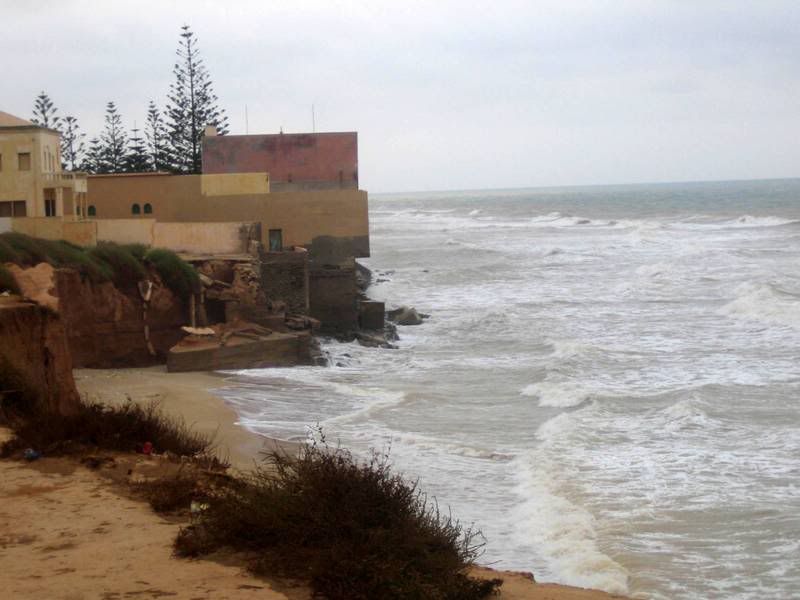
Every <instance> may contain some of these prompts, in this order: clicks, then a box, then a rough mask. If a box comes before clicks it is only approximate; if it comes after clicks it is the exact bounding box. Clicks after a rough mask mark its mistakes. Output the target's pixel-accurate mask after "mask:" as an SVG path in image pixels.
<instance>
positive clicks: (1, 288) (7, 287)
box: [0, 264, 19, 294]
mask: <svg viewBox="0 0 800 600" xmlns="http://www.w3.org/2000/svg"><path fill="white" fill-rule="evenodd" d="M2 292H11V293H12V294H19V286H18V285H17V280H16V279H14V276H13V275H12V274H11V273H10V272H9V270H8V269H6V268H5V267H4V266H3V265H2V264H0V293H2Z"/></svg>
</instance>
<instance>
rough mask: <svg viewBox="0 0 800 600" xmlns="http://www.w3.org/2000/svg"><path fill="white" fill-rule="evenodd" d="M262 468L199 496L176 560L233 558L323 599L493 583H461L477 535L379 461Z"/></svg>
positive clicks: (394, 596) (431, 598) (476, 548)
mask: <svg viewBox="0 0 800 600" xmlns="http://www.w3.org/2000/svg"><path fill="white" fill-rule="evenodd" d="M267 463H268V464H267V465H266V466H265V467H261V468H257V469H256V470H255V471H254V472H253V473H252V474H250V476H249V477H248V478H246V479H244V480H240V481H236V482H235V483H233V484H231V485H228V486H225V487H222V488H219V489H216V490H214V491H212V493H210V494H208V495H206V497H204V498H202V501H203V503H204V506H206V507H207V508H205V510H203V511H202V512H201V513H199V516H198V517H197V518H196V520H195V522H194V523H193V524H192V525H191V526H190V527H187V528H185V529H183V530H181V533H180V534H179V536H178V539H177V540H176V542H175V548H176V551H177V553H178V554H179V555H181V556H189V557H191V556H199V555H203V554H208V553H211V552H214V551H216V550H218V549H220V548H223V547H227V548H232V549H234V550H238V551H243V552H245V553H247V554H248V555H249V556H250V557H251V559H250V563H249V566H250V569H251V570H252V571H253V572H254V573H256V574H259V575H267V574H269V575H279V576H283V577H289V578H296V579H303V580H307V581H309V583H310V584H311V587H312V588H313V592H314V596H315V597H317V596H319V597H323V598H329V599H330V600H369V599H372V598H383V599H385V600H400V599H407V598H425V599H428V600H473V599H478V598H485V597H487V596H489V595H491V594H492V593H494V592H495V590H496V589H497V588H498V587H499V586H500V584H501V583H502V582H501V581H500V580H490V581H483V580H476V579H472V578H470V577H468V576H467V575H466V569H467V567H469V566H470V565H472V564H473V561H474V560H475V558H477V556H478V555H479V552H480V550H481V548H482V543H480V542H479V541H476V540H481V539H482V538H481V536H480V534H479V533H475V532H473V531H472V530H469V529H467V530H465V529H464V528H463V527H462V526H461V524H460V523H459V522H458V521H455V520H453V518H452V516H451V515H449V514H447V515H445V514H442V513H441V512H440V510H439V508H438V506H437V505H436V504H435V503H431V502H429V501H428V498H427V496H425V495H424V494H423V493H422V492H420V491H419V490H418V489H417V486H416V484H414V483H409V482H407V481H405V480H404V479H403V478H402V477H401V476H400V475H397V474H394V473H393V472H392V471H391V469H390V466H389V461H388V456H387V455H386V454H379V453H373V456H372V458H371V459H370V460H367V461H360V460H358V459H356V458H354V457H353V456H352V454H351V453H350V452H348V451H346V450H343V449H340V448H336V449H331V448H329V447H327V446H325V445H322V446H320V445H311V446H306V447H304V448H303V449H302V450H301V451H300V453H299V455H298V456H287V455H286V454H284V453H281V452H274V453H271V454H269V455H268V457H267ZM162 501H163V499H162Z"/></svg>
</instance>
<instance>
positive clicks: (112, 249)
mask: <svg viewBox="0 0 800 600" xmlns="http://www.w3.org/2000/svg"><path fill="white" fill-rule="evenodd" d="M134 252H138V247H137V246H134V245H131V246H120V245H118V244H114V243H112V242H101V243H100V244H98V245H97V246H96V247H95V248H89V249H88V250H87V251H86V253H87V254H88V256H89V257H90V258H91V259H93V260H94V261H96V262H98V263H102V264H105V265H108V269H109V271H110V272H111V274H112V277H111V278H112V280H113V282H114V285H116V286H117V287H123V286H130V285H133V284H135V283H136V282H137V281H141V280H142V279H145V278H146V277H147V269H145V268H144V265H143V264H142V261H141V258H137V257H136V255H135V254H134ZM143 254H144V252H142V255H143Z"/></svg>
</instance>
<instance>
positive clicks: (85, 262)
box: [0, 232, 114, 281]
mask: <svg viewBox="0 0 800 600" xmlns="http://www.w3.org/2000/svg"><path fill="white" fill-rule="evenodd" d="M0 258H1V259H2V261H3V262H13V263H15V264H18V265H20V266H33V265H36V264H38V263H41V262H47V263H50V264H51V265H53V266H54V267H71V268H74V269H76V270H77V271H79V272H81V273H82V274H84V275H87V276H89V277H90V278H92V280H94V281H108V280H109V279H111V278H112V276H113V274H114V273H113V270H112V269H111V267H110V266H109V265H107V264H105V263H103V262H102V261H98V260H95V259H94V258H93V257H92V256H90V255H89V254H88V253H87V251H86V250H85V249H84V248H81V247H80V246H76V245H75V244H71V243H70V242H66V241H64V240H59V241H52V240H43V239H39V238H33V237H30V236H27V235H24V234H22V233H17V232H8V233H3V234H1V235H0Z"/></svg>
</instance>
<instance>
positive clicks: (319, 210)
mask: <svg viewBox="0 0 800 600" xmlns="http://www.w3.org/2000/svg"><path fill="white" fill-rule="evenodd" d="M202 177H203V176H201V175H175V176H170V175H161V174H155V173H154V174H142V175H131V176H127V175H123V176H107V175H106V176H104V175H94V176H91V177H89V183H88V198H89V200H88V204H89V205H90V206H94V207H95V208H96V211H97V219H130V218H131V217H132V215H131V206H132V205H133V204H134V203H137V204H139V206H140V207H143V206H144V204H145V203H149V204H151V206H152V208H153V212H152V214H151V215H142V216H141V218H146V217H151V218H155V219H156V220H158V222H159V223H169V222H184V223H185V222H229V221H236V222H253V221H258V222H260V223H261V229H262V243H264V245H265V246H268V236H269V230H270V229H280V230H282V234H283V245H284V247H290V246H305V247H307V248H309V251H310V252H311V258H312V259H313V258H314V257H315V256H316V254H317V253H316V251H315V249H314V248H315V246H317V245H320V246H321V245H322V242H323V241H325V240H328V242H330V240H334V241H335V242H336V244H337V245H338V248H339V250H338V252H339V253H340V254H342V255H349V256H356V257H366V256H369V215H368V207H367V193H366V192H364V191H361V190H328V191H302V192H284V193H270V194H239V195H232V196H204V195H203V194H202V185H201V181H202ZM315 242H320V243H319V244H316V243H315ZM327 245H328V246H330V245H331V244H330V243H328V244H327Z"/></svg>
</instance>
